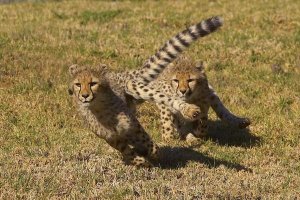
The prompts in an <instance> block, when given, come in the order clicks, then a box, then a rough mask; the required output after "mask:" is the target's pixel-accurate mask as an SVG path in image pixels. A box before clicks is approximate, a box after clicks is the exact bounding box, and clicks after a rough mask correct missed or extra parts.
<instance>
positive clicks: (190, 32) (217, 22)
mask: <svg viewBox="0 0 300 200" xmlns="http://www.w3.org/2000/svg"><path fill="white" fill-rule="evenodd" d="M222 25H223V20H222V18H220V17H218V16H216V17H212V18H209V19H206V20H203V21H201V22H199V23H198V24H196V25H193V26H190V27H188V28H187V29H185V30H184V31H182V32H180V33H178V34H176V35H175V36H174V37H173V38H171V39H170V40H169V41H167V42H166V43H165V44H164V45H163V46H162V48H160V49H159V50H158V51H157V52H156V53H155V55H153V56H151V57H150V58H149V59H148V61H147V64H146V65H144V66H143V69H145V73H144V74H141V80H142V81H143V82H144V83H149V82H150V81H152V80H154V79H156V78H157V76H158V74H160V73H161V72H162V71H163V70H164V69H165V67H166V66H167V65H168V64H170V63H171V62H173V60H175V59H176V58H177V57H178V55H179V54H180V53H181V52H182V51H183V50H185V49H186V48H187V47H189V46H190V44H191V43H192V42H194V41H195V40H197V39H198V38H200V37H204V36H206V35H208V34H210V33H212V32H214V31H216V30H217V29H218V28H219V27H221V26H222Z"/></svg>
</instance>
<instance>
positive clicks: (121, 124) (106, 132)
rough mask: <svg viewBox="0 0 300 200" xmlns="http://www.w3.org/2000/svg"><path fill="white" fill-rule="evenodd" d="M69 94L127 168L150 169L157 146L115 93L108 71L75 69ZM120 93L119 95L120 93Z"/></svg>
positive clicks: (101, 67)
mask: <svg viewBox="0 0 300 200" xmlns="http://www.w3.org/2000/svg"><path fill="white" fill-rule="evenodd" d="M69 73H70V75H71V79H72V80H71V84H70V89H69V92H70V94H71V95H72V96H73V101H74V102H75V103H76V104H77V107H78V110H79V112H80V114H81V115H82V116H83V117H84V118H85V120H86V121H87V123H88V125H89V127H90V129H91V130H92V131H93V132H94V133H95V134H96V135H97V136H99V137H100V138H102V139H104V140H105V141H106V142H107V143H108V144H109V145H110V146H112V147H113V148H115V149H117V150H118V151H119V152H120V153H121V154H122V156H123V161H124V162H125V164H132V165H135V166H143V167H150V166H151V162H150V160H151V159H153V158H154V159H155V157H156V154H157V150H158V148H157V145H156V144H154V143H153V141H152V140H151V138H150V137H149V135H148V134H147V133H146V132H145V131H144V129H143V128H142V126H141V125H140V123H139V122H138V120H137V119H136V118H135V116H134V115H133V114H132V112H131V111H130V110H129V108H128V107H127V104H126V102H125V101H124V99H122V98H120V96H118V95H117V93H116V91H113V89H112V85H110V84H109V81H108V80H107V78H106V73H107V71H106V69H105V67H103V66H99V67H98V68H97V69H90V68H87V67H79V66H77V65H72V66H70V68H69ZM117 92H118V91H117Z"/></svg>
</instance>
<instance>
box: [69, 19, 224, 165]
mask: <svg viewBox="0 0 300 200" xmlns="http://www.w3.org/2000/svg"><path fill="white" fill-rule="evenodd" d="M220 26H222V19H221V18H220V17H212V18H209V19H207V20H203V21H201V22H200V23H198V24H196V25H193V26H190V27H188V28H187V29H185V30H184V31H182V32H180V33H178V34H177V35H176V36H174V37H173V38H171V39H170V40H169V41H167V42H166V43H165V44H164V46H163V47H162V48H161V49H160V50H159V51H157V52H156V54H155V55H153V56H151V57H150V58H149V59H148V60H147V62H146V64H145V65H144V66H143V67H142V68H140V69H138V70H133V71H125V72H122V73H114V72H110V71H108V70H107V68H106V67H105V66H99V67H98V68H97V69H89V68H87V67H82V66H81V67H80V66H77V65H72V66H71V67H70V68H69V72H70V75H71V79H72V80H71V83H70V87H69V93H70V95H72V96H73V99H74V101H75V103H76V104H77V107H78V110H79V112H80V113H81V115H82V116H84V118H85V119H86V121H87V122H88V124H89V126H90V128H91V129H92V131H93V132H94V133H96V134H97V135H98V136H99V137H101V138H103V139H104V140H105V141H106V142H107V143H108V144H109V145H110V146H112V147H113V148H115V149H117V150H118V151H119V152H120V153H121V154H122V156H123V160H124V162H125V163H126V164H133V165H136V166H145V167H149V166H151V160H153V159H155V158H156V157H157V151H158V147H157V145H155V144H154V143H153V141H152V140H151V139H150V137H149V135H148V134H147V133H146V132H145V131H144V129H143V128H142V127H141V125H140V123H139V122H138V120H137V119H136V116H135V113H134V110H135V109H134V100H148V101H153V102H155V103H159V104H161V105H165V106H168V107H169V108H172V111H173V112H174V113H180V115H182V116H183V117H184V118H185V119H187V120H196V119H197V118H198V117H199V114H200V111H201V110H200V109H199V107H198V106H196V105H194V104H189V103H187V102H185V101H183V100H181V99H180V98H177V97H174V98H171V97H169V96H168V95H166V94H163V93H162V92H161V91H160V90H158V89H156V88H153V87H150V86H149V83H150V82H151V81H153V80H154V79H156V78H157V76H158V75H159V74H160V73H161V72H163V70H164V69H165V67H166V66H167V65H168V64H170V63H171V62H173V61H174V59H176V58H177V57H178V55H179V54H180V53H181V52H182V51H183V50H185V49H186V48H187V47H188V46H189V45H190V44H191V43H192V42H194V41H195V40H197V39H198V38H200V37H204V36H206V35H208V34H210V33H212V32H214V31H215V30H217V29H218V28H219V27H220Z"/></svg>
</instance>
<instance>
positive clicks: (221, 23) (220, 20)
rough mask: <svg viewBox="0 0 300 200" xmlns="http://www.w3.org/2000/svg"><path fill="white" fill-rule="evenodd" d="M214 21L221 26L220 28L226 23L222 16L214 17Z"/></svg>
mask: <svg viewBox="0 0 300 200" xmlns="http://www.w3.org/2000/svg"><path fill="white" fill-rule="evenodd" d="M212 20H213V21H215V22H216V23H217V24H219V26H222V25H223V23H224V19H223V17H220V16H215V17H212Z"/></svg>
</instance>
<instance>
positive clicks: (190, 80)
mask: <svg viewBox="0 0 300 200" xmlns="http://www.w3.org/2000/svg"><path fill="white" fill-rule="evenodd" d="M193 81H195V79H188V80H187V82H188V83H191V82H193Z"/></svg>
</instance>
